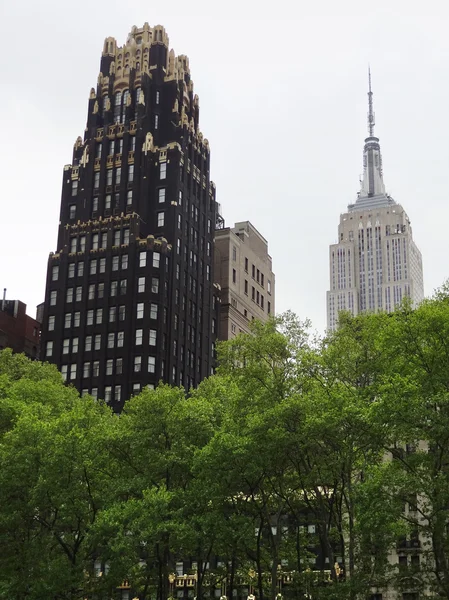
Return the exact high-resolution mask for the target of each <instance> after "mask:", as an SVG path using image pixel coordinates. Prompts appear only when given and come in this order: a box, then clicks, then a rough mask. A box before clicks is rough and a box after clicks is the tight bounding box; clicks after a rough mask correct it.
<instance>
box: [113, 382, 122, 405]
mask: <svg viewBox="0 0 449 600" xmlns="http://www.w3.org/2000/svg"><path fill="white" fill-rule="evenodd" d="M114 399H115V401H116V402H120V400H121V399H122V386H121V385H116V386H115V387H114Z"/></svg>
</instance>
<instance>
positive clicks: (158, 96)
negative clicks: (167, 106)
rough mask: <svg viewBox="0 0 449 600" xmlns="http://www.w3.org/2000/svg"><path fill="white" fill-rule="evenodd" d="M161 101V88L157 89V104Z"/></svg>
mask: <svg viewBox="0 0 449 600" xmlns="http://www.w3.org/2000/svg"><path fill="white" fill-rule="evenodd" d="M159 101H160V92H159V90H156V104H159Z"/></svg>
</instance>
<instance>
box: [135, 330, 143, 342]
mask: <svg viewBox="0 0 449 600" xmlns="http://www.w3.org/2000/svg"><path fill="white" fill-rule="evenodd" d="M142 340H143V329H136V346H141V345H142Z"/></svg>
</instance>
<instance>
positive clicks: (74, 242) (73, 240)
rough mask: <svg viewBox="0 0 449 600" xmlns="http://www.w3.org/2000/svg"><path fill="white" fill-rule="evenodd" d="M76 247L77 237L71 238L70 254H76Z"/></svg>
mask: <svg viewBox="0 0 449 600" xmlns="http://www.w3.org/2000/svg"><path fill="white" fill-rule="evenodd" d="M76 245H77V239H76V237H72V238H70V252H71V253H74V252H76Z"/></svg>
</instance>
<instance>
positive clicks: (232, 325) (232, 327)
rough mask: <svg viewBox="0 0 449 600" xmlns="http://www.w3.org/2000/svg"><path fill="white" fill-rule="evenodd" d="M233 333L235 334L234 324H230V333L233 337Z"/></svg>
mask: <svg viewBox="0 0 449 600" xmlns="http://www.w3.org/2000/svg"><path fill="white" fill-rule="evenodd" d="M235 332H236V328H235V325H234V323H231V333H233V334H234V335H235Z"/></svg>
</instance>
